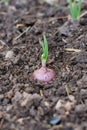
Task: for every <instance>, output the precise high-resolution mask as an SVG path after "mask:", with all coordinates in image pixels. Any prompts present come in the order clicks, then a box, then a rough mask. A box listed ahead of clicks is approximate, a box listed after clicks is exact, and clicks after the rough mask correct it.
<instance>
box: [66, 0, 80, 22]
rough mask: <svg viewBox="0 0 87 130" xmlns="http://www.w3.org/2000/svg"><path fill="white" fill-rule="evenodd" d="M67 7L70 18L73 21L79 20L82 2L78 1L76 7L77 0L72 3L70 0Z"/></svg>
mask: <svg viewBox="0 0 87 130" xmlns="http://www.w3.org/2000/svg"><path fill="white" fill-rule="evenodd" d="M69 5H70V12H71V15H72V18H73V19H75V20H79V19H80V12H81V6H82V0H78V5H77V0H74V3H73V2H72V0H70V2H69Z"/></svg>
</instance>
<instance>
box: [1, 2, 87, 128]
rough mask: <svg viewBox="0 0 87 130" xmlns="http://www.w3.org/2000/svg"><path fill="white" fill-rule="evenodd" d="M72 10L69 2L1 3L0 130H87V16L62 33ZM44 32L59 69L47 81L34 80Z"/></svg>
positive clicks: (52, 60) (49, 63)
mask: <svg viewBox="0 0 87 130" xmlns="http://www.w3.org/2000/svg"><path fill="white" fill-rule="evenodd" d="M83 7H84V8H82V11H83V12H84V11H85V8H86V7H87V5H85V6H83ZM68 14H69V9H68V4H64V5H62V6H61V7H59V6H58V7H55V6H50V5H49V4H47V3H42V4H41V3H39V1H37V0H23V1H21V2H20V0H12V1H11V2H9V4H8V5H5V4H4V3H2V2H0V130H87V18H86V17H87V15H85V16H84V17H83V18H81V21H80V24H79V26H78V27H77V28H75V29H73V27H72V25H70V26H69V31H67V32H65V30H62V31H61V32H60V27H63V25H64V23H66V22H67V20H68V19H67V16H68ZM43 32H45V34H46V36H47V40H48V42H49V58H48V61H47V67H49V68H52V69H53V70H54V71H55V73H56V76H55V78H54V80H53V81H52V82H51V83H48V84H46V83H42V82H37V81H34V80H33V79H32V73H33V72H34V70H36V69H37V68H40V67H41V59H40V57H41V54H42V48H41V46H40V44H39V39H40V38H41V39H42V34H43ZM52 121H53V123H52ZM54 121H56V122H54Z"/></svg>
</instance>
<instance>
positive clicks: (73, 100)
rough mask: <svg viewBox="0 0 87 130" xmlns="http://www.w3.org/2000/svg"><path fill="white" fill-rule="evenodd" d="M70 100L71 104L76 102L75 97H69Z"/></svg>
mask: <svg viewBox="0 0 87 130" xmlns="http://www.w3.org/2000/svg"><path fill="white" fill-rule="evenodd" d="M68 98H69V100H70V101H71V102H76V100H75V97H74V96H73V95H69V96H68Z"/></svg>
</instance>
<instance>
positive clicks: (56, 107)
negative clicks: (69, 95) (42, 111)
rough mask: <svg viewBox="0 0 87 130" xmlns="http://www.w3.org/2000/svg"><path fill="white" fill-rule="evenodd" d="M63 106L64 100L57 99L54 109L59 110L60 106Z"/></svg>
mask: <svg viewBox="0 0 87 130" xmlns="http://www.w3.org/2000/svg"><path fill="white" fill-rule="evenodd" d="M63 106H64V101H63V100H61V99H60V100H58V102H57V103H56V106H55V109H56V110H59V109H60V108H61V107H63Z"/></svg>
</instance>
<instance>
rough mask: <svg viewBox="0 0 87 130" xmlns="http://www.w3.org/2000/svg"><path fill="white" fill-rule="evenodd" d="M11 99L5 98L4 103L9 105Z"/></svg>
mask: <svg viewBox="0 0 87 130" xmlns="http://www.w3.org/2000/svg"><path fill="white" fill-rule="evenodd" d="M9 102H10V100H9V99H8V98H4V100H3V101H2V103H3V105H7V104H9Z"/></svg>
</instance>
